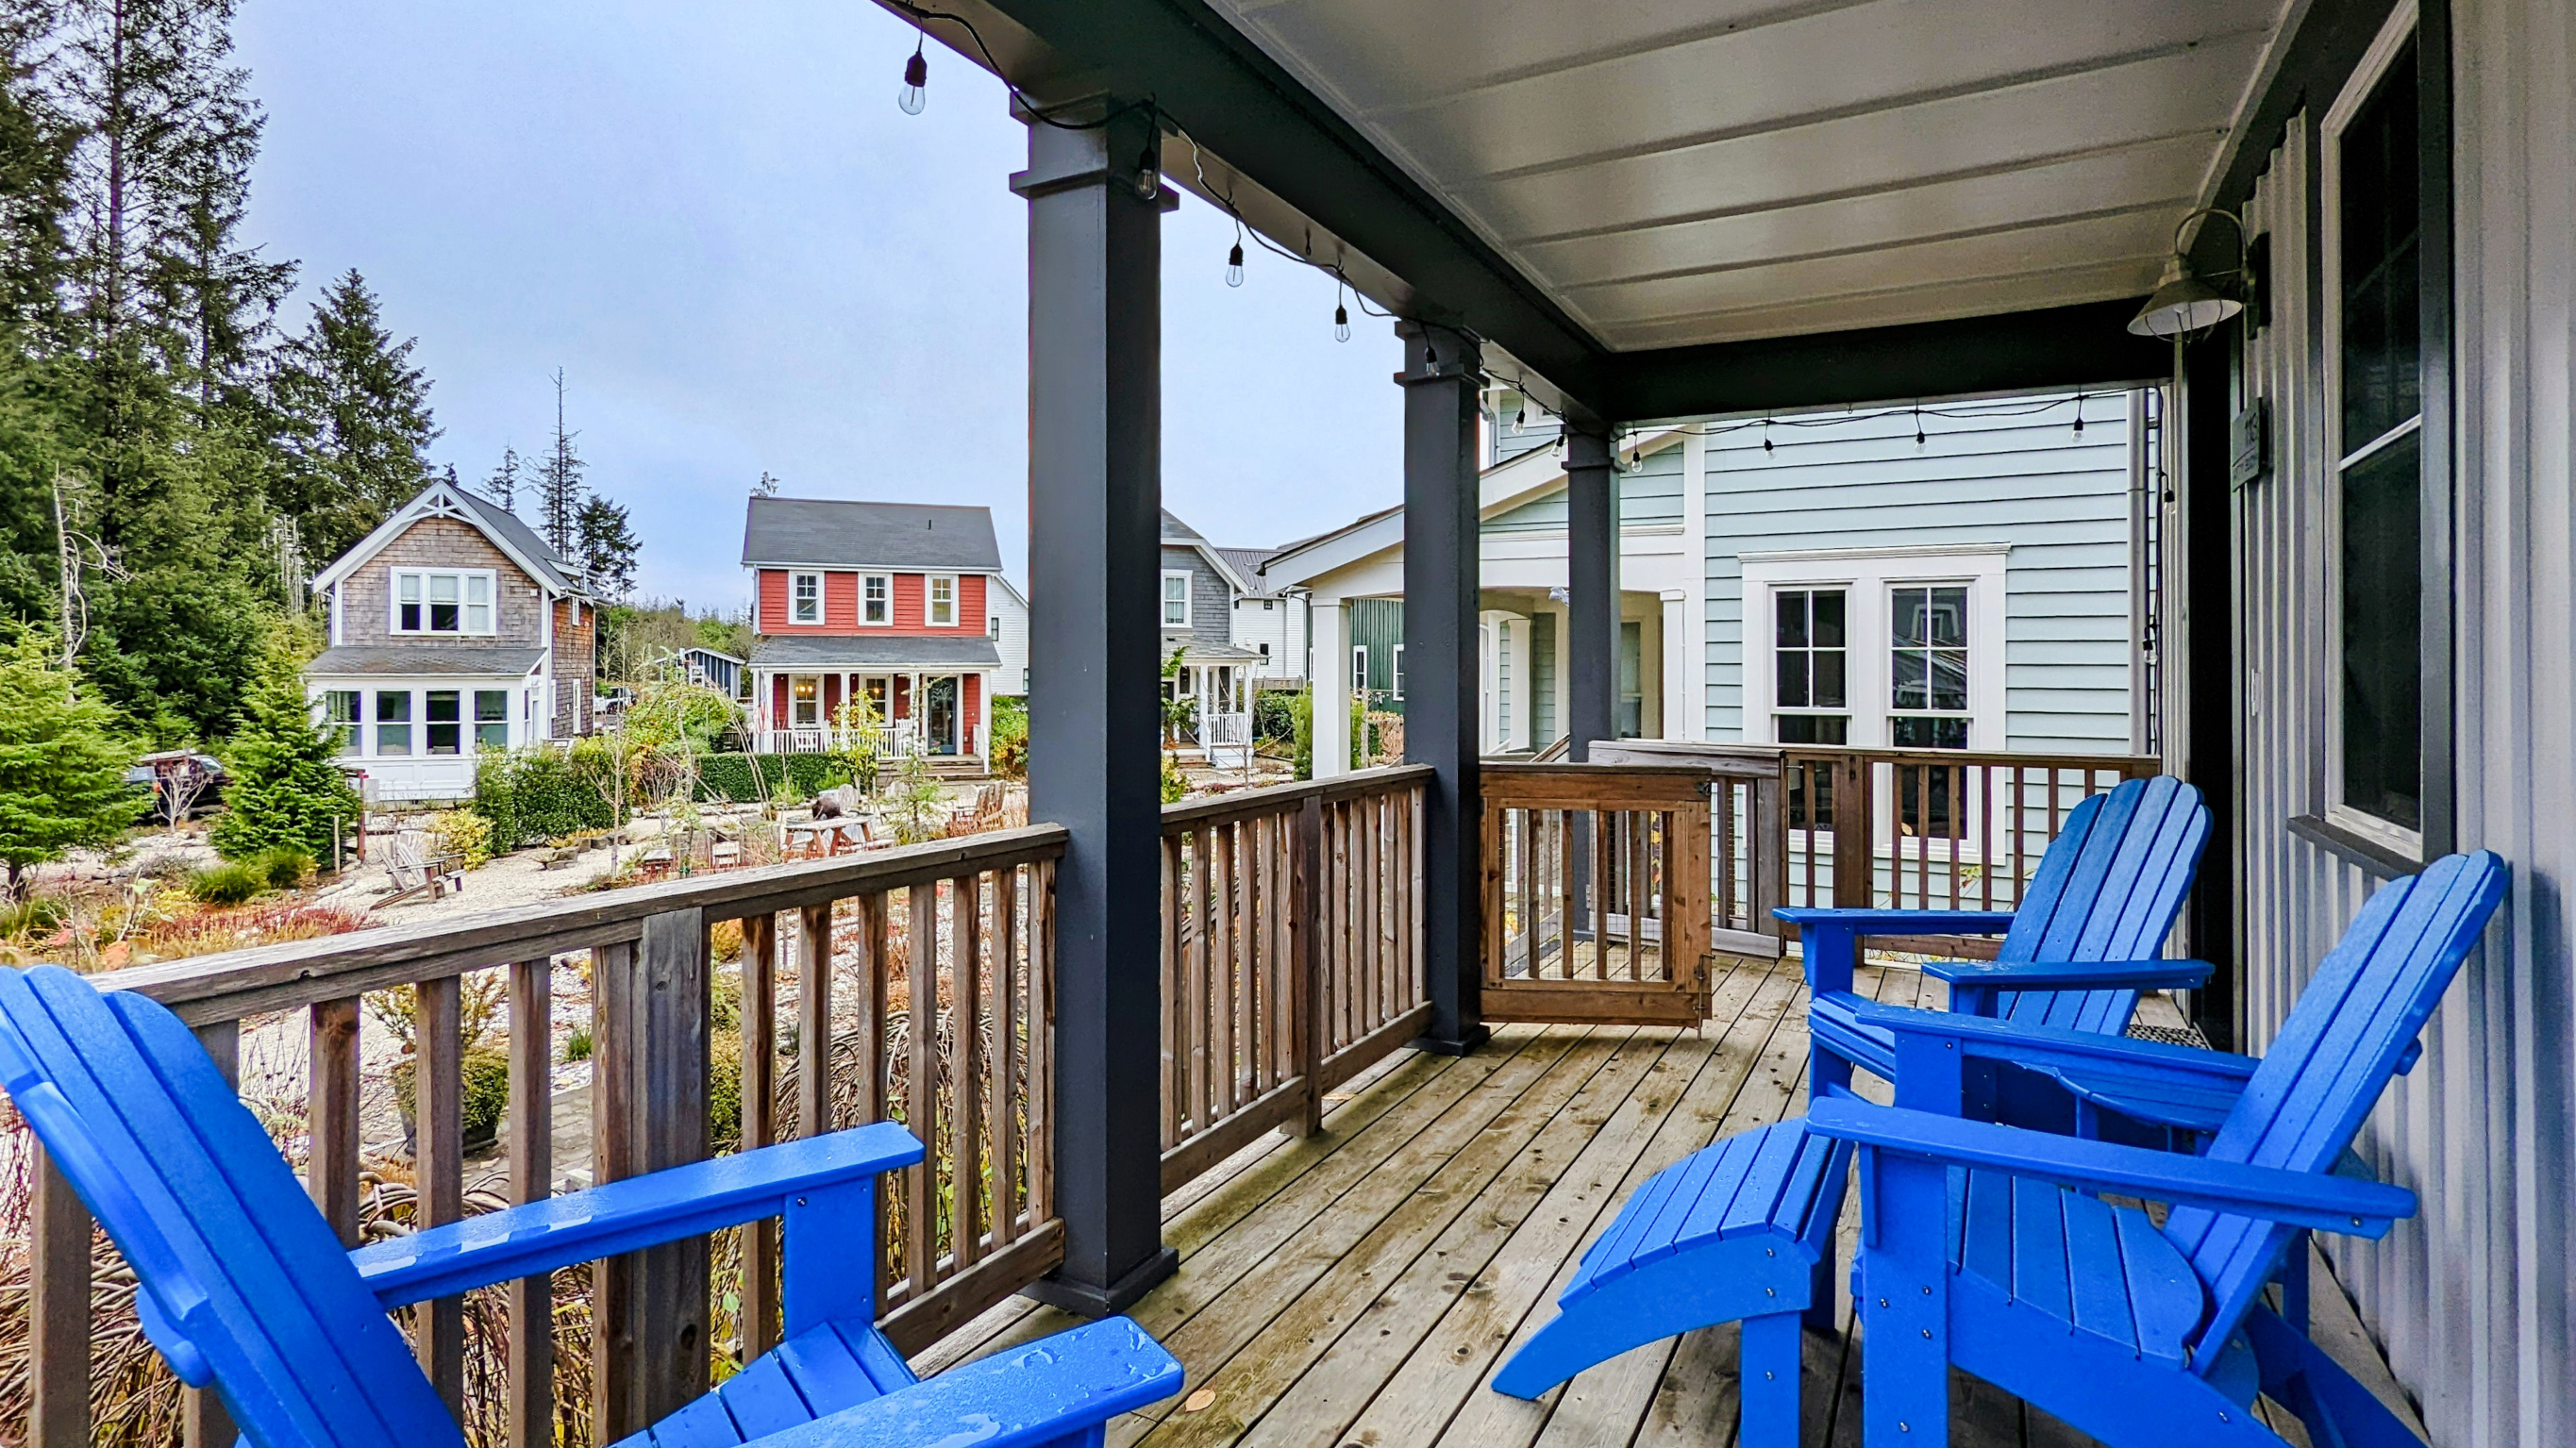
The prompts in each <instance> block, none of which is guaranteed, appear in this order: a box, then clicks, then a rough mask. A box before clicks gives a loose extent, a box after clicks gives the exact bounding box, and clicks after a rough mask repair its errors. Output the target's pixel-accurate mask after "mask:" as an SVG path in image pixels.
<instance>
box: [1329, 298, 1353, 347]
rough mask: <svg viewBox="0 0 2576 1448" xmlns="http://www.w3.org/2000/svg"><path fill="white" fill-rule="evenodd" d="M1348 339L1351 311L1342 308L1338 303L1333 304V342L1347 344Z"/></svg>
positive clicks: (1349, 335)
mask: <svg viewBox="0 0 2576 1448" xmlns="http://www.w3.org/2000/svg"><path fill="white" fill-rule="evenodd" d="M1350 339H1351V309H1350V308H1348V307H1345V306H1343V305H1342V304H1341V303H1340V302H1335V303H1333V340H1334V341H1336V342H1347V341H1349V340H1350Z"/></svg>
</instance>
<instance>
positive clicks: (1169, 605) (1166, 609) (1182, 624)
mask: <svg viewBox="0 0 2576 1448" xmlns="http://www.w3.org/2000/svg"><path fill="white" fill-rule="evenodd" d="M1189 626H1190V576H1189V574H1188V573H1186V572H1174V573H1166V574H1164V575H1163V627H1165V628H1188V627H1189Z"/></svg>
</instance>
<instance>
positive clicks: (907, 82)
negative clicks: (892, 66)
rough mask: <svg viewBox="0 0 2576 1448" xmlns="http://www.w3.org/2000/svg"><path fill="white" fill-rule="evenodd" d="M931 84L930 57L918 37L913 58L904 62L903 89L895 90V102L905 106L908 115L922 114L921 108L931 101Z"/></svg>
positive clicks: (905, 112)
mask: <svg viewBox="0 0 2576 1448" xmlns="http://www.w3.org/2000/svg"><path fill="white" fill-rule="evenodd" d="M929 84H930V57H928V56H926V55H923V54H922V53H921V42H920V41H919V40H918V39H916V40H915V41H914V42H913V46H912V59H910V60H907V61H905V62H904V63H903V89H902V90H900V91H897V92H895V97H894V103H895V104H896V105H898V106H901V107H903V113H904V114H905V115H907V116H917V115H920V114H921V108H922V107H923V106H925V105H928V104H929V103H930V92H929V90H928V89H927V87H928V86H929Z"/></svg>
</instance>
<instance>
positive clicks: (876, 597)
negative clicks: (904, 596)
mask: <svg viewBox="0 0 2576 1448" xmlns="http://www.w3.org/2000/svg"><path fill="white" fill-rule="evenodd" d="M859 622H861V623H892V622H894V580H893V579H892V578H890V577H888V576H887V575H885V574H882V573H871V574H869V575H867V576H866V577H864V578H862V579H860V580H859Z"/></svg>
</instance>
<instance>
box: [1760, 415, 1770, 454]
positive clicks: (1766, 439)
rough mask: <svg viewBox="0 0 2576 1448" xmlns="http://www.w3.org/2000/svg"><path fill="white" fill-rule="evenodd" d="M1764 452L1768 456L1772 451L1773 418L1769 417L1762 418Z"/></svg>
mask: <svg viewBox="0 0 2576 1448" xmlns="http://www.w3.org/2000/svg"><path fill="white" fill-rule="evenodd" d="M1762 452H1763V455H1764V456H1766V457H1767V456H1769V455H1770V452H1771V419H1769V418H1767V417H1766V418H1764V419H1762Z"/></svg>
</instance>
